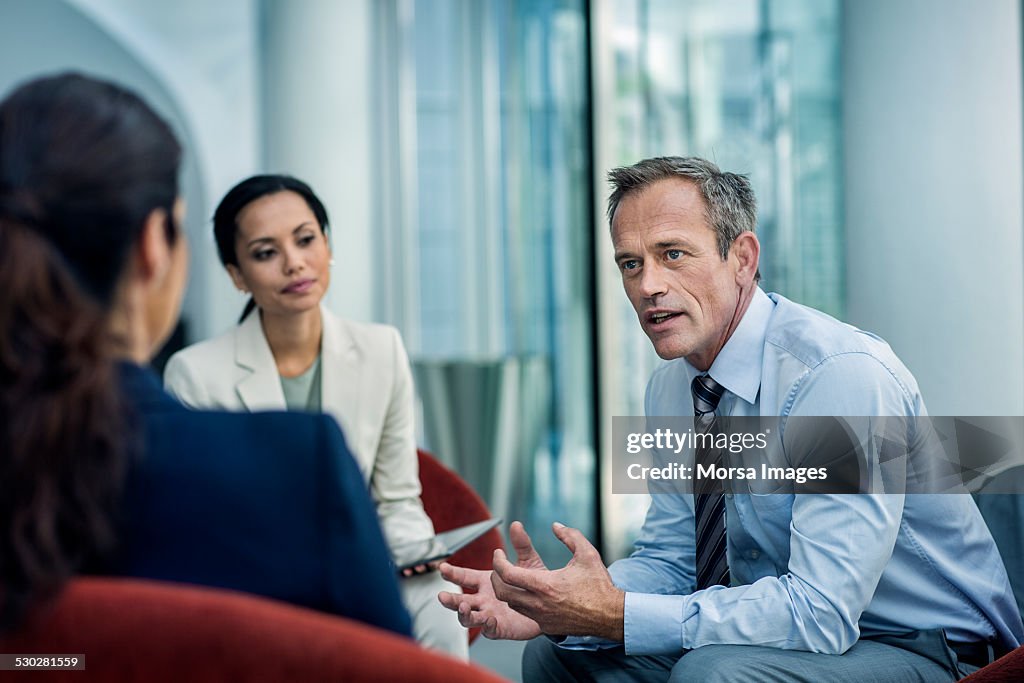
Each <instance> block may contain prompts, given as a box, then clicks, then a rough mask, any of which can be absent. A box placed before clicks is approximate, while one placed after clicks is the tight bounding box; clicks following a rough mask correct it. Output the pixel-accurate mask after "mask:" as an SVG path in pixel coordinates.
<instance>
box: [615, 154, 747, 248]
mask: <svg viewBox="0 0 1024 683" xmlns="http://www.w3.org/2000/svg"><path fill="white" fill-rule="evenodd" d="M666 178H681V179H683V180H688V181H690V182H692V183H693V184H694V185H696V186H697V189H698V190H699V191H700V195H701V197H703V198H704V211H705V217H706V218H707V221H708V225H709V226H711V229H712V230H714V231H715V235H716V237H717V240H718V251H719V253H720V254H721V255H722V258H723V259H724V258H726V257H727V256H728V255H729V246H730V245H731V244H732V242H733V240H735V239H736V238H737V237H739V235H740V233H742V232H744V231H747V230H749V231H750V232H754V228H755V227H756V226H757V199H756V198H755V197H754V190H753V189H752V188H751V187H750V181H749V180H748V179H747V177H746V176H745V175H739V174H738V173H725V172H723V171H722V170H721V169H720V168H718V166H716V165H715V164H713V163H712V162H710V161H708V160H707V159H701V158H700V157H655V158H653V159H644V160H643V161H638V162H637V163H635V164H633V165H632V166H621V167H619V168H614V169H612V170H611V171H609V172H608V182H610V183H611V185H612V194H611V196H610V197H609V198H608V223H609V225H610V224H611V222H612V220H614V218H615V211H616V209H618V208H619V203H620V202H621V201H622V200H623V199H624V198H626V197H628V196H630V195H632V194H635V193H637V192H640V191H642V190H644V189H646V188H648V187H650V186H651V185H653V184H654V183H656V182H657V181H659V180H665V179H666Z"/></svg>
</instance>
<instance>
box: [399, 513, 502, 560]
mask: <svg viewBox="0 0 1024 683" xmlns="http://www.w3.org/2000/svg"><path fill="white" fill-rule="evenodd" d="M499 524H501V519H500V518H498V517H495V518H493V519H488V520H484V521H483V522H475V523H473V524H467V525H466V526H460V527H458V528H457V529H452V530H450V531H443V532H441V533H439V534H437V535H436V536H434V537H433V538H428V539H425V540H422V541H413V542H412V543H403V544H401V545H398V546H395V547H394V548H392V549H391V559H392V561H393V562H394V563H395V568H396V569H398V571H402V570H403V569H410V568H412V567H416V566H418V565H421V564H427V563H428V562H434V561H435V560H443V559H445V558H446V557H451V556H452V555H454V554H455V553H456V552H458V551H459V550H462V549H463V548H465V547H466V546H467V545H469V544H470V543H472V542H473V541H475V540H476V539H478V538H480V537H481V536H483V535H484V534H486V533H487V532H488V531H490V530H491V529H493V528H494V527H496V526H498V525H499Z"/></svg>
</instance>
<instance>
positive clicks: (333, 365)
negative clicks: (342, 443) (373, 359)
mask: <svg viewBox="0 0 1024 683" xmlns="http://www.w3.org/2000/svg"><path fill="white" fill-rule="evenodd" d="M320 313H321V316H322V318H321V319H322V320H323V339H322V341H321V343H320V363H321V375H320V382H321V384H320V387H321V388H320V391H321V402H322V404H323V410H324V412H326V413H330V414H331V415H333V416H334V418H335V419H336V420H338V422H339V423H340V424H341V427H342V429H343V430H344V432H345V440H346V441H347V442H348V446H349V449H350V450H351V451H352V452H353V454H354V455H355V457H356V460H357V461H358V462H359V466H360V468H361V469H362V470H363V472H364V473H365V472H366V471H367V468H368V467H369V464H370V462H371V461H372V455H373V454H369V455H370V460H369V461H368V460H367V454H365V453H363V451H365V450H366V449H365V448H363V447H361V444H360V441H361V436H362V435H361V434H360V431H359V425H360V421H359V385H360V382H362V381H363V368H362V363H361V362H360V353H359V349H358V347H357V346H356V343H355V339H354V338H353V337H352V334H351V333H350V332H349V330H348V328H347V327H346V325H345V321H344V320H342V319H341V318H338V317H336V316H335V315H334V314H333V313H331V312H330V311H328V310H327V308H326V307H324V306H321V307H320Z"/></svg>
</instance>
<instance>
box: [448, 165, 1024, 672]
mask: <svg viewBox="0 0 1024 683" xmlns="http://www.w3.org/2000/svg"><path fill="white" fill-rule="evenodd" d="M610 178H611V181H612V184H613V188H614V189H613V192H612V195H611V198H610V200H609V217H610V219H611V227H612V240H613V243H614V245H615V258H616V262H617V263H618V265H619V269H620V271H621V273H622V278H623V284H624V287H625V290H626V294H627V296H628V297H629V299H630V301H631V302H632V304H633V306H634V308H635V309H636V311H637V315H638V317H639V320H640V324H641V326H642V327H643V328H644V331H645V332H646V333H647V335H648V337H649V338H650V339H651V341H652V343H653V344H654V347H655V350H656V351H657V353H658V355H659V356H661V357H662V358H663V359H665V360H666V361H668V362H666V363H664V364H663V365H661V366H660V367H659V368H658V370H657V371H656V372H655V373H654V375H653V376H652V377H651V380H650V383H649V385H648V389H647V396H646V401H645V403H646V405H645V408H646V413H647V415H648V416H687V415H693V414H694V409H695V405H696V404H695V400H694V398H693V396H692V395H691V390H690V387H691V383H692V382H693V380H694V378H695V377H697V376H698V375H701V376H704V375H707V376H709V377H710V380H712V384H714V385H715V386H717V387H720V389H719V391H720V390H721V388H724V394H722V397H721V400H720V402H719V403H718V405H717V409H716V408H711V410H714V411H715V413H717V414H718V415H729V416H767V417H781V418H783V421H782V423H785V418H788V417H790V416H907V417H918V416H924V415H926V411H925V407H924V402H923V400H922V398H921V395H920V393H919V391H918V387H917V383H916V382H915V381H914V378H913V377H912V376H911V374H910V372H909V371H908V370H907V369H906V368H905V367H904V366H903V364H902V363H901V362H900V360H899V359H898V358H897V357H896V356H895V354H894V353H893V352H892V350H891V349H890V348H889V346H888V345H887V344H886V343H885V342H884V341H882V340H881V339H879V338H878V337H876V336H874V335H872V334H870V333H867V332H863V331H861V330H858V329H856V328H854V327H851V326H849V325H846V324H844V323H841V322H839V321H837V320H835V319H833V318H831V317H829V316H827V315H824V314H822V313H820V312H818V311H814V310H812V309H809V308H806V307H804V306H800V305H798V304H795V303H793V302H791V301H788V300H787V299H785V298H783V297H781V296H778V295H776V294H765V293H764V292H763V291H762V290H761V289H760V288H759V287H758V285H757V282H758V279H759V274H758V262H759V257H760V246H759V244H758V241H757V238H756V237H755V235H754V232H753V230H754V226H755V223H756V208H755V200H754V196H753V192H752V190H751V188H750V185H749V182H748V181H747V180H746V178H744V177H742V176H738V175H735V174H731V173H722V172H721V171H720V170H719V169H718V168H717V167H716V166H715V165H714V164H711V163H710V162H707V161H704V160H701V159H696V158H678V157H670V158H659V159H648V160H645V161H641V162H639V163H638V164H636V165H634V166H631V167H627V168H621V169H616V170H614V171H612V173H611V174H610ZM724 507H725V519H726V522H725V529H726V539H727V540H726V542H725V546H724V547H725V548H727V552H726V558H727V560H728V570H729V573H730V575H731V577H730V578H729V579H728V583H729V585H728V586H725V585H711V586H709V587H706V588H701V589H698V588H699V586H698V581H697V564H698V561H697V557H696V556H697V554H698V546H700V543H698V541H697V534H696V531H695V525H696V524H697V519H696V518H695V510H694V497H693V496H692V495H685V494H657V495H654V496H652V502H651V507H650V509H649V511H648V514H647V519H646V521H645V523H644V527H643V530H642V532H641V535H640V538H639V539H638V541H637V543H636V551H635V552H634V553H633V555H632V556H630V557H629V558H626V559H624V560H619V561H618V562H615V563H614V564H612V565H611V566H610V567H609V568H608V569H605V567H604V565H603V563H602V561H601V558H600V556H599V555H598V554H597V552H596V550H595V549H594V548H593V546H592V545H590V543H589V542H588V541H587V540H586V539H585V538H584V537H583V536H582V534H580V533H579V532H578V531H577V530H575V529H570V528H568V527H564V526H562V525H560V524H556V525H555V526H554V533H555V534H556V536H558V537H559V538H560V539H561V540H562V541H563V542H564V543H565V544H566V545H567V546H568V547H569V549H570V550H571V551H572V552H573V559H572V561H570V563H569V564H568V565H567V566H566V567H564V568H562V569H559V570H557V571H549V570H547V569H546V568H545V567H544V565H543V562H542V561H541V559H540V558H539V557H538V556H537V554H536V552H534V550H533V548H532V545H531V543H530V540H529V537H528V536H527V535H526V532H525V530H524V529H523V528H522V525H520V524H518V523H516V524H513V526H512V528H511V530H510V535H511V539H512V543H513V546H514V547H515V548H516V551H517V554H518V562H517V563H516V564H515V565H513V564H511V563H510V562H509V561H508V560H507V559H506V558H505V557H504V555H503V554H502V553H500V551H499V552H498V553H496V557H495V562H494V571H493V572H476V571H472V570H467V569H463V568H458V567H452V566H449V565H443V566H442V571H443V573H444V575H445V577H446V578H448V579H449V580H453V581H455V582H456V583H459V584H461V585H463V586H464V587H468V588H475V589H477V590H478V593H476V594H475V595H452V594H447V593H444V594H442V595H441V601H442V602H443V603H444V604H445V605H446V606H448V607H450V608H451V609H455V610H458V612H459V616H460V620H461V621H462V623H463V624H464V625H466V626H482V627H483V629H484V634H485V635H487V636H488V637H494V638H517V639H526V638H535V637H536V636H538V635H540V634H546V635H548V636H551V637H550V638H537V639H536V640H534V641H533V642H531V643H530V644H529V645H528V647H527V650H526V654H525V655H524V663H523V666H524V679H525V680H527V681H531V682H532V681H535V680H600V681H604V680H609V681H611V680H643V681H648V680H650V681H711V680H720V681H739V680H750V681H764V680H786V681H790V680H799V681H809V682H814V683H818V682H820V681H842V680H851V681H853V680H856V681H865V680H879V681H898V680H908V681H909V680H940V681H941V680H949V681H952V680H956V679H957V678H959V677H960V676H961V675H963V674H965V673H968V672H970V671H972V670H974V669H975V668H977V667H978V666H981V665H984V664H985V663H986V662H987V661H989V660H991V659H992V657H993V656H994V655H995V654H996V653H998V652H1002V651H1006V650H1009V649H1011V648H1013V647H1016V646H1017V645H1018V644H1019V643H1020V642H1021V640H1022V638H1024V626H1022V624H1021V618H1020V614H1019V613H1018V612H1017V609H1016V605H1015V602H1014V599H1013V595H1012V593H1011V590H1010V586H1009V582H1008V580H1007V576H1006V571H1005V569H1004V568H1003V564H1002V561H1001V559H1000V557H999V554H998V552H997V551H996V548H995V544H994V542H993V541H992V537H991V535H990V534H989V532H988V529H987V528H986V527H985V525H984V523H983V521H982V519H981V516H980V514H979V513H978V510H977V507H976V506H975V504H974V502H973V500H972V499H971V498H970V496H968V495H919V494H914V495H906V494H897V493H889V494H884V495H883V494H870V495H869V494H858V495H826V494H798V495H792V494H767V495H752V494H745V495H735V496H732V495H727V496H726V497H725V506H724Z"/></svg>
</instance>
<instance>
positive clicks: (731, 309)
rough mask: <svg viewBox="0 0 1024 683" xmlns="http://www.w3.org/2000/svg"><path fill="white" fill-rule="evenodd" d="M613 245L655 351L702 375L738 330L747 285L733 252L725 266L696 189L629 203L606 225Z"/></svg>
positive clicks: (680, 187)
mask: <svg viewBox="0 0 1024 683" xmlns="http://www.w3.org/2000/svg"><path fill="white" fill-rule="evenodd" d="M612 243H613V245H614V247H615V261H616V263H617V264H618V266H619V272H620V273H621V274H622V284H623V286H624V287H625V288H626V296H628V297H629V301H630V303H632V304H633V308H634V309H636V314H637V317H638V318H639V319H640V326H641V327H643V329H644V332H646V333H647V336H648V337H650V339H651V342H652V343H653V344H654V350H655V351H656V352H657V353H658V355H659V356H661V357H662V358H664V359H666V360H669V359H673V358H686V359H687V360H688V361H689V362H690V364H691V365H693V366H694V367H696V368H698V369H700V370H707V369H708V368H709V367H710V366H711V363H712V362H713V361H714V359H715V356H717V355H718V352H719V351H720V350H721V348H722V346H724V345H725V342H726V340H727V339H728V338H729V335H730V334H732V330H733V329H734V328H735V326H736V324H737V323H738V322H739V320H738V318H739V315H740V314H741V313H742V311H740V310H739V305H740V300H741V294H742V293H743V286H744V285H745V284H749V283H747V282H746V280H747V279H751V278H749V277H745V276H744V275H741V272H740V271H741V270H743V272H744V273H746V270H747V269H741V262H740V259H739V258H737V257H736V256H735V254H733V252H732V250H730V255H729V257H728V258H726V259H725V260H723V259H722V257H721V255H720V254H719V252H718V244H717V241H716V239H715V232H714V230H712V228H711V226H710V225H709V224H708V221H707V218H706V217H705V208H704V200H703V198H702V197H701V195H700V191H699V190H698V189H697V186H696V185H694V184H693V183H691V182H689V181H686V180H683V179H676V178H669V179H664V180H659V181H657V182H655V183H654V184H652V185H651V186H649V187H647V188H645V189H643V190H640V191H639V192H636V193H634V194H631V195H629V196H627V197H626V198H625V199H623V200H622V202H621V203H620V204H619V206H618V209H617V210H616V211H615V216H614V218H613V220H612ZM755 269H756V265H755ZM751 282H752V279H751Z"/></svg>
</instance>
